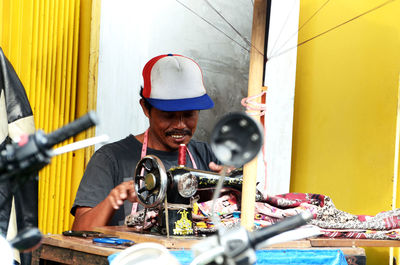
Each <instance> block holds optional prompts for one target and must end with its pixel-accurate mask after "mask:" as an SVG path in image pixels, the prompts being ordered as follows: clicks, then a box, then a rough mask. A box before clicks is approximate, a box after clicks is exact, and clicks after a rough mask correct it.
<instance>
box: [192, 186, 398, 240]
mask: <svg viewBox="0 0 400 265" xmlns="http://www.w3.org/2000/svg"><path fill="white" fill-rule="evenodd" d="M238 202H239V200H238V199H237V198H236V197H235V196H234V195H233V194H225V195H224V196H222V197H220V198H219V199H218V201H217V202H216V206H215V209H216V212H217V213H218V215H219V216H220V218H221V222H222V224H223V225H227V226H232V225H237V224H238V223H239V217H240V212H239V211H240V204H239V203H238ZM211 207H212V202H211V201H207V202H203V203H198V204H197V206H195V207H194V208H193V219H194V220H196V225H195V230H197V231H198V232H212V231H214V229H213V227H214V226H213V223H212V222H211V219H210V218H209V217H210V216H211ZM303 211H309V212H311V213H312V215H313V217H314V218H313V219H312V220H311V221H310V222H309V224H311V225H314V226H317V227H319V228H320V229H321V232H323V234H324V236H326V237H336V238H337V237H345V238H366V239H395V240H400V209H396V210H391V211H385V212H381V213H378V214H377V215H375V216H369V215H352V214H350V213H346V212H344V211H341V210H338V209H336V207H335V205H334V204H333V202H332V200H331V198H330V197H328V196H325V195H321V194H311V193H288V194H282V195H276V196H266V197H262V198H261V199H260V201H257V202H256V203H255V217H254V224H255V225H256V226H257V227H265V226H269V225H272V224H274V223H276V222H279V221H280V220H282V219H284V218H285V217H289V216H293V215H297V214H299V213H301V212H303Z"/></svg>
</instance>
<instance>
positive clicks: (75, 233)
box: [62, 230, 117, 238]
mask: <svg viewBox="0 0 400 265" xmlns="http://www.w3.org/2000/svg"><path fill="white" fill-rule="evenodd" d="M62 234H63V235H64V236H77V237H84V238H88V237H90V238H92V237H93V238H109V237H113V238H116V237H117V236H116V235H107V234H104V233H101V232H96V231H74V230H68V231H64V232H62Z"/></svg>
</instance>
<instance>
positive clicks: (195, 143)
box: [189, 139, 211, 153]
mask: <svg viewBox="0 0 400 265" xmlns="http://www.w3.org/2000/svg"><path fill="white" fill-rule="evenodd" d="M189 147H191V148H192V149H194V150H197V151H199V152H201V153H204V152H207V153H208V152H211V147H210V145H209V144H208V143H206V142H203V141H199V140H195V139H191V140H190V142H189Z"/></svg>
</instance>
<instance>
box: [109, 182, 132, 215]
mask: <svg viewBox="0 0 400 265" xmlns="http://www.w3.org/2000/svg"><path fill="white" fill-rule="evenodd" d="M107 200H108V201H109V202H110V203H111V206H112V207H113V208H114V209H115V210H117V209H119V207H121V206H122V205H123V204H124V201H125V200H129V201H130V202H137V196H136V192H135V186H134V183H133V180H130V181H126V182H122V183H121V184H119V185H118V186H117V187H115V188H114V189H112V190H111V191H110V193H109V194H108V196H107Z"/></svg>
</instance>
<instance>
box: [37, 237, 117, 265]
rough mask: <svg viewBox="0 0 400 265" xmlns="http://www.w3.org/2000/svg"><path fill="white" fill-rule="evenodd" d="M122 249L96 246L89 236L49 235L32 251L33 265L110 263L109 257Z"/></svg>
mask: <svg viewBox="0 0 400 265" xmlns="http://www.w3.org/2000/svg"><path fill="white" fill-rule="evenodd" d="M118 251H121V250H119V249H113V248H108V247H100V246H96V245H94V244H93V243H92V240H91V239H89V238H80V237H71V236H63V235H47V236H44V237H43V240H42V245H41V246H40V247H39V248H38V249H36V250H35V251H34V252H33V253H32V265H39V264H88V265H92V264H93V265H94V264H100V265H101V264H105V265H106V264H109V263H108V260H107V257H108V256H109V255H111V254H113V253H116V252H118Z"/></svg>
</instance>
